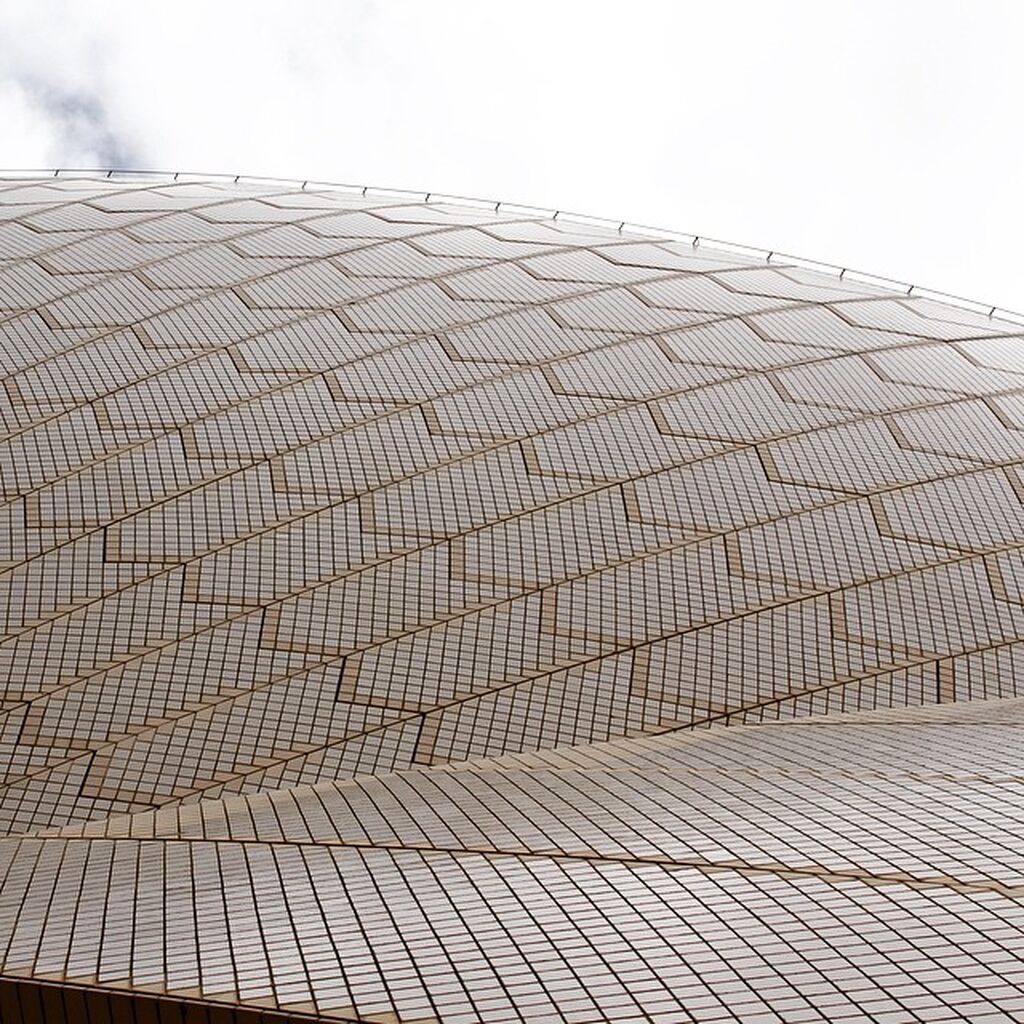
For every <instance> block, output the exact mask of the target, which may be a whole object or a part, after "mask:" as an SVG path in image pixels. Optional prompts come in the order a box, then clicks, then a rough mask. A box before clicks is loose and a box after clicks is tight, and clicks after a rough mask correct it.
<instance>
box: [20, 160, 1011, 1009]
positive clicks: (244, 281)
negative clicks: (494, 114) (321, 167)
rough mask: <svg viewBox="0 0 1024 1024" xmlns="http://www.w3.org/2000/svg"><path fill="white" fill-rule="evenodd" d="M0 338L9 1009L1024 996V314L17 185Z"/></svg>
mask: <svg viewBox="0 0 1024 1024" xmlns="http://www.w3.org/2000/svg"><path fill="white" fill-rule="evenodd" d="M0 317H2V322H0V338H2V341H0V372H2V374H3V376H4V388H3V389H2V390H0V421H2V422H0V428H2V429H3V432H4V436H3V438H2V439H0V485H2V494H0V502H2V504H0V617H2V625H0V680H3V683H2V685H0V698H2V700H3V704H2V710H0V749H2V750H3V751H4V759H3V769H4V771H3V776H2V778H0V830H2V831H3V832H6V833H8V834H9V835H10V836H11V838H8V839H5V840H3V841H0V859H2V864H0V872H2V871H4V870H6V871H7V875H6V881H4V883H3V887H2V889H0V898H2V899H3V900H6V901H7V904H6V905H7V909H6V910H5V911H4V912H3V913H2V914H0V962H2V963H4V964H5V966H4V967H3V971H2V973H3V976H4V978H6V979H7V981H5V982H4V983H3V984H2V985H0V993H3V995H2V998H4V999H8V1000H15V1002H16V1003H17V1005H18V1007H19V1010H18V1012H20V1013H23V1014H24V1015H26V1016H28V1017H31V1014H32V1013H35V1012H36V1010H35V1009H32V1007H35V1006H36V1003H34V1002H32V1000H44V1002H40V1003H39V1004H38V1005H39V1006H40V1007H43V1006H44V1003H45V999H46V998H56V997H53V996H51V995H46V993H49V992H50V991H51V989H50V988H49V987H48V986H51V985H56V986H57V989H56V991H59V992H60V993H61V994H60V998H61V999H65V1000H67V999H80V1000H82V1004H81V1005H82V1006H85V1005H86V1003H87V1002H88V1000H98V1001H99V1002H96V1004H95V1005H96V1006H100V1005H101V1004H102V1006H103V1007H105V1009H103V1010H95V1011H94V1012H96V1013H100V1012H108V1013H111V1014H117V1013H121V1012H128V1011H127V1010H124V1009H123V1007H124V1006H128V1005H131V1006H135V1007H136V1010H133V1011H132V1012H142V1011H141V1010H137V1007H138V1006H141V1005H142V1002H145V1000H147V999H151V998H152V999H155V1000H157V1002H159V1001H160V1000H164V1002H165V1003H166V1004H167V1005H171V1004H173V1005H174V1006H175V1007H179V1008H181V1012H182V1013H185V1014H186V1016H187V1015H188V1014H198V1013H200V1012H202V1013H205V1012H206V1009H205V1007H208V1006H221V1007H229V1008H230V1010H229V1011H226V1012H230V1013H234V1014H235V1015H236V1017H237V1019H238V1020H239V1021H242V1020H248V1018H247V1017H245V1013H246V1012H249V1011H252V1012H254V1013H256V1012H259V1013H264V1014H267V1015H270V1017H268V1019H271V1018H272V1019H275V1020H276V1019H278V1017H280V1016H281V1015H287V1014H292V1015H293V1016H296V1017H297V1018H300V1019H301V1018H302V1016H303V1015H306V1016H309V1015H312V1016H324V1017H328V1018H330V1017H333V1018H337V1019H361V1020H370V1021H381V1022H383V1021H388V1022H394V1021H397V1022H399V1024H412V1022H413V1021H416V1022H420V1021H430V1020H438V1021H442V1022H444V1024H470V1022H473V1021H481V1022H487V1024H489V1022H491V1021H494V1022H499V1021H500V1022H504V1021H548V1020H571V1021H574V1022H576V1024H585V1022H588V1021H598V1020H610V1021H622V1022H623V1024H625V1022H626V1021H638V1020H644V1021H658V1022H664V1024H675V1022H679V1021H684V1020H691V1019H692V1020H723V1021H725V1020H743V1021H751V1022H753V1021H761V1020H776V1019H781V1020H784V1021H786V1022H796V1021H812V1020H821V1019H828V1020H846V1019H849V1020H867V1019H871V1020H876V1021H892V1022H893V1024H895V1022H896V1021H902V1020H946V1019H948V1020H962V1019H978V1020H982V1019H993V1020H995V1019H1013V1014H1014V1013H1016V1012H1018V1011H1020V1010H1021V1008H1022V1007H1024V997H1022V996H1021V992H1020V989H1019V988H1018V987H1017V986H1019V985H1020V984H1021V977H1020V976H1019V975H1020V972H1019V969H1017V973H1016V974H1014V971H1013V970H1012V969H1011V968H1010V966H1009V961H1008V960H1007V959H1006V957H1007V956H1009V955H1010V954H1011V953H1012V952H1013V950H1017V951H1018V952H1019V950H1020V948H1021V946H1022V942H1024V936H1022V932H1021V931H1020V921H1019V914H1018V911H1019V899H1020V896H1021V894H1022V893H1024V879H1022V878H1021V870H1022V865H1021V863H1020V856H1019V855H1018V854H1017V853H1015V852H1013V850H1014V848H1015V847H1016V849H1018V850H1019V849H1021V848H1024V842H1021V838H1022V837H1021V834H1020V833H1021V824H1020V823H1021V821H1022V820H1024V807H1022V806H1021V803H1020V800H1021V790H1020V783H1021V779H1020V777H1019V768H1018V767H1016V766H1015V765H1014V764H1012V763H1007V761H1006V758H1005V756H1004V755H1005V748H1004V747H1001V744H1003V743H1005V742H1010V741H1015V740H1016V738H1017V737H1019V735H1020V732H1019V730H1020V728H1021V718H1020V710H1019V703H1018V702H1017V701H1014V700H1008V701H1007V700H996V698H1007V697H1009V698H1013V697H1016V696H1018V695H1024V688H1022V687H1024V684H1022V683H1021V681H1020V677H1019V676H1018V675H1017V670H1018V667H1020V666H1022V665H1024V660H1022V657H1021V652H1022V638H1024V597H1022V596H1021V595H1022V593H1024V590H1022V587H1024V567H1022V565H1021V551H1022V547H1024V507H1022V503H1021V502H1022V497H1024V476H1022V475H1021V464H1022V459H1024V431H1022V427H1024V355H1022V348H1021V344H1022V337H1021V335H1022V333H1024V329H1022V328H1021V326H1020V325H1019V324H1016V323H1014V322H1012V321H1010V320H1001V319H999V318H997V317H991V316H986V315H983V314H981V313H978V312H975V311H972V310H970V309H967V308H960V307H957V306H953V305H949V304H944V303H941V302H938V301H936V300H935V299H932V298H926V297H919V296H916V295H914V294H911V295H907V294H906V293H905V291H896V290H894V289H893V288H890V287H886V286H884V285H880V284H871V283H865V282H862V281H854V280H851V279H849V278H843V279H840V278H838V277H836V276H829V275H827V274H824V273H821V272H817V271H814V270H810V269H808V268H806V267H804V266H800V265H796V264H792V263H789V262H787V261H785V260H784V259H781V258H778V259H772V260H771V261H770V262H769V261H766V260H765V259H764V258H759V257H755V256H752V255H750V254H748V253H741V252H730V251H726V250H715V249H713V248H708V247H707V246H705V245H696V244H693V243H692V242H684V241H680V240H678V239H675V238H673V237H672V236H670V235H657V234H640V233H633V232H629V231H627V230H625V229H622V230H615V229H614V228H608V227H604V226H600V225H595V224H590V223H583V222H572V221H569V220H566V219H564V218H562V219H555V218H551V217H546V216H542V215H538V214H536V213H531V212H524V211H522V210H516V209H502V208H498V209H497V210H494V209H481V208H477V207H469V206H459V205H454V204H452V203H449V202H438V201H431V202H426V201H416V202H411V201H409V200H408V199H405V198H396V197H393V196H385V197H374V196H368V195H367V196H364V195H360V194H358V193H354V194H353V193H348V192H344V191H338V190H316V189H305V190H304V189H301V188H292V187H288V186H275V185H244V184H237V183H225V182H217V181H189V182H183V181H182V182H174V181H164V180H157V181H146V182H139V181H123V180H109V181H106V180H99V179H94V178H88V177H86V178H70V179H58V180H50V181H47V180H38V181H17V182H15V181H9V182H5V183H4V184H3V187H2V188H0ZM967 701H969V702H971V703H967V704H964V703H963V702H967ZM979 702H980V703H979ZM927 705H935V707H934V708H931V709H928V708H927V707H925V706H927ZM884 709H889V710H887V711H886V710H884ZM875 710H880V711H881V713H880V714H879V715H877V716H875V717H872V716H871V715H867V714H863V713H866V712H869V711H875ZM808 716H810V717H808ZM784 720H785V722H786V724H782V722H783V721H784ZM769 723H776V724H774V725H769ZM872 723H875V724H872ZM724 725H729V726H737V725H738V726H743V728H739V729H733V728H730V729H722V728H720V727H721V726H724ZM705 726H712V727H713V728H711V729H710V730H708V729H700V730H699V731H697V732H694V731H693V730H694V729H695V728H696V727H705ZM748 727H750V728H748ZM465 762H468V763H465ZM374 777H377V778H374ZM996 778H998V780H999V781H998V784H995V783H994V782H993V780H994V779H996ZM979 806H983V807H985V808H988V809H992V814H986V815H985V817H984V820H982V818H981V817H980V816H979V813H978V807H979ZM996 809H997V813H996ZM997 819H998V823H995V824H994V823H993V822H995V821H996V820H997ZM339 886H340V887H341V888H340V889H339ZM342 890H344V895H342ZM126 893H127V894H128V897H127V898H126V896H125V894H126ZM64 905H68V906H74V907H75V908H76V909H75V912H74V914H73V915H70V916H69V915H68V913H66V912H65V913H61V912H60V910H59V908H60V907H61V906H64ZM55 908H58V909H55ZM673 915H674V916H673ZM940 919H941V920H940ZM698 922H699V923H698ZM872 922H874V923H872ZM914 922H917V923H918V924H919V925H920V929H922V930H921V931H920V932H917V931H915V930H914V928H915V925H914ZM957 922H959V924H958V923H957ZM998 922H1001V923H998ZM876 923H877V927H878V929H879V930H878V931H877V932H875V931H873V929H874V928H875V927H876ZM819 924H820V927H819ZM5 927H6V932H4V931H3V929H4V928H5ZM928 929H931V931H928V936H938V938H937V939H935V938H933V937H927V936H925V932H926V931H927V930H928ZM958 929H960V930H959V931H958ZM126 934H130V935H131V936H132V939H131V941H130V942H128V941H127V940H125V939H124V935H126ZM755 934H756V936H757V938H756V940H752V939H751V938H750V936H751V935H755ZM940 940H941V941H940ZM901 942H902V943H903V945H900V943H901ZM941 942H945V943H946V945H945V946H944V947H943V948H942V950H940V951H939V952H937V951H936V950H937V949H938V946H937V945H936V943H938V944H939V945H941ZM5 944H6V946H5ZM897 947H899V948H898V949H897ZM5 948H6V954H5V953H4V949H5ZM947 957H949V958H952V959H954V960H955V959H956V958H957V957H961V958H966V959H964V960H963V963H964V964H968V961H970V964H969V965H968V967H969V969H967V970H966V971H961V972H959V973H958V972H957V971H956V970H953V969H952V968H951V967H950V963H947ZM915 958H916V959H915ZM941 970H945V971H947V973H948V974H950V976H951V977H953V978H957V979H959V981H958V982H957V984H958V985H960V988H956V986H955V985H954V986H953V987H952V988H950V987H949V986H948V985H947V983H946V981H943V982H942V984H939V983H938V982H936V983H934V984H932V983H931V982H929V981H927V980H922V979H923V978H924V977H925V975H928V977H933V976H934V977H938V976H939V975H938V974H935V972H937V971H939V972H941ZM851 972H852V973H851ZM972 972H973V973H972ZM850 979H854V981H851V980H850ZM964 979H966V980H964ZM961 982H962V984H961ZM950 984H952V983H950ZM915 986H916V987H915ZM954 989H955V992H954ZM146 993H149V994H148V995H147V994H146ZM488 993H489V994H488ZM908 993H909V994H908ZM18 1000H22V1001H23V1002H17V1001H18ZM24 1000H28V1001H29V1002H24ZM119 1000H120V1002H119ZM126 1000H127V1002H126ZM1014 1000H1016V1002H1015V1001H1014ZM140 1001H141V1002H140ZM8 1005H9V1006H13V1005H15V1003H9V1004H8ZM68 1005H70V1004H68ZM77 1005H78V1004H76V1006H77ZM89 1005H92V1004H89ZM26 1007H29V1009H26ZM118 1007H122V1009H118ZM947 1010H948V1011H949V1013H950V1014H952V1016H948V1017H943V1016H941V1013H943V1012H946V1011H947ZM983 1011H984V1012H986V1013H995V1014H1009V1015H1010V1016H1008V1017H1002V1018H999V1017H991V1018H984V1017H983V1016H976V1017H972V1016H970V1013H977V1014H981V1013H982V1012H983ZM40 1012H43V1011H40ZM83 1012H84V1011H83ZM90 1012H93V1011H90ZM175 1012H177V1011H175ZM275 1014H276V1015H278V1016H274V1015H275ZM886 1014H890V1016H886ZM900 1014H903V1016H900ZM908 1014H909V1016H908ZM915 1014H918V1015H917V1016H915ZM929 1014H930V1015H929ZM936 1014H938V1015H936ZM44 1018H45V1013H44V1014H43V1018H39V1019H44ZM5 1019H6V1018H5ZM33 1019H35V1018H33ZM188 1019H190V1020H191V1019H193V1018H191V1017H188ZM194 1019H196V1020H199V1019H205V1018H200V1017H198V1016H196V1017H195V1018H194ZM253 1019H255V1018H253Z"/></svg>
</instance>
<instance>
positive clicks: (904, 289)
mask: <svg viewBox="0 0 1024 1024" xmlns="http://www.w3.org/2000/svg"><path fill="white" fill-rule="evenodd" d="M39 178H99V179H103V180H111V181H117V180H127V181H134V180H146V179H153V178H155V179H166V180H167V181H169V182H181V181H186V182H187V181H193V182H201V181H214V182H227V183H230V184H238V185H241V184H251V185H284V186H291V187H292V188H295V189H298V190H299V191H307V190H310V191H338V192H346V193H349V194H359V195H364V196H383V197H387V196H394V197H396V198H407V199H410V200H412V199H415V200H416V201H417V202H427V203H429V202H455V203H460V204H468V205H470V206H477V207H480V208H481V209H492V210H494V211H496V212H497V211H499V210H501V209H503V208H504V209H506V210H514V211H521V212H523V213H526V214H538V215H540V216H543V217H545V218H548V219H551V220H563V221H568V222H570V223H573V224H583V225H587V224H589V225H592V226H595V227H597V226H600V227H610V228H614V229H615V230H617V231H620V232H625V231H630V232H639V233H654V234H658V235H664V236H667V237H668V239H669V240H671V241H682V242H688V243H689V244H690V245H692V246H693V248H695V249H696V248H698V247H699V246H700V245H703V244H707V245H709V246H711V247H713V248H715V249H718V250H722V251H725V252H730V253H736V254H738V255H748V256H755V257H757V258H759V259H763V260H764V261H765V263H771V262H772V260H777V261H783V260H784V261H785V262H786V263H788V264H791V265H794V266H798V267H804V268H806V269H808V270H817V271H819V272H821V273H825V274H830V275H831V276H833V277H838V278H839V280H841V281H842V280H847V279H848V280H851V281H858V282H861V283H863V284H874V285H879V286H881V287H885V288H889V289H892V290H893V291H897V292H901V293H902V294H903V295H904V297H906V298H921V299H931V300H933V301H936V302H942V303H945V304H947V305H950V306H954V307H956V308H959V309H963V310H967V311H969V312H972V313H978V314H980V315H982V316H985V317H987V318H988V319H990V320H1003V321H1006V322H1008V323H1011V324H1014V325H1015V326H1024V313H1020V312H1017V311H1015V310H1011V309H1006V308H1004V307H1002V306H995V305H992V304H990V303H987V302H979V301H977V300H975V299H968V298H965V297H964V296H962V295H954V294H952V293H950V292H943V291H938V290H937V289H934V288H927V287H922V286H919V285H916V284H911V283H910V282H907V281H899V280H896V279H894V278H890V277H883V276H881V275H879V274H870V273H867V272H866V271H862V270H856V269H855V268H852V267H843V266H840V265H839V264H836V263H828V262H826V261H824V260H814V259H809V258H807V257H804V256H795V255H793V254H792V253H787V252H782V251H780V250H777V249H766V248H762V247H759V246H752V245H745V244H743V243H739V242H729V241H726V240H724V239H721V238H712V237H710V236H708V235H694V234H691V233H690V232H687V231H678V230H675V229H673V228H661V227H654V226H652V225H649V224H637V223H634V222H632V221H625V220H615V219H614V218H610V217H595V216H591V215H590V214H584V213H575V212H572V211H569V210H555V209H552V208H550V207H538V206H531V205H529V204H523V203H514V202H506V201H504V200H494V199H481V198H479V197H477V196H462V195H455V194H452V193H446V192H425V191H422V190H415V189H405V188H385V187H378V186H374V185H352V184H347V183H345V182H336V181H316V180H314V179H312V178H307V179H302V178H277V177H268V176H265V175H248V174H224V173H220V172H210V173H208V172H201V171H162V170H133V169H128V168H101V167H57V168H54V167H45V168H9V169H0V181H18V180H36V179H39Z"/></svg>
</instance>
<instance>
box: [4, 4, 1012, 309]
mask: <svg viewBox="0 0 1024 1024" xmlns="http://www.w3.org/2000/svg"><path fill="white" fill-rule="evenodd" d="M1022 42H1024V4H1022V3H1021V2H1020V0H1007V2H996V0H975V2H973V3H953V2H947V0H902V2H901V0H889V2H886V3H881V2H864V0H860V2H857V3H850V2H847V3H838V2H833V0H816V2H807V3H804V2H794V0H771V2H765V0H759V2H744V0H729V2H715V0H704V2H701V3H694V2H689V0H676V2H665V3H655V2H650V3H647V2H643V0H630V2H621V0H620V2H617V3H605V2H600V0H592V2H588V3H569V2H559V0H547V2H543V3H534V2H532V0H517V2H515V3H501V4H498V3H488V2H486V0H477V2H456V0H430V2H426V0H419V2H416V0H411V2H403V0H393V2H388V0H382V2H370V0H361V2H349V0H288V2H286V3H281V2H275V3H269V2H265V0H246V2H244V3H242V2H236V0H216V2H211V0H206V2H193V0H177V2H175V3H170V4H156V3H149V2H145V0H135V2H133V3H128V2H122V0H73V2H64V0H0V166H5V167H8V168H16V167H37V166H38V167H50V166H68V165H79V166H91V165H99V166H103V167H107V166H119V167H123V166H126V165H128V166H132V167H141V168H160V169H170V170H200V171H226V172H231V173H245V174H254V175H259V174H264V175H283V176H288V177H299V178H314V179H324V180H331V181H342V182H353V183H359V184H373V185H380V186H395V187H409V188H415V189H423V190H433V191H437V192H448V193H460V194H467V195H474V196H481V197H492V198H495V199H502V200H505V201H508V202H522V203H531V204H535V205H538V206H545V207H554V208H562V209H568V210H575V211H579V212H583V213H592V214H596V215H604V216H608V217H614V218H617V219H626V220H629V221H635V222H640V223H648V224H656V225H660V226H665V227H671V228H676V229H679V230H681V231H689V232H694V233H698V234H702V235H708V236H715V237H719V238H726V239H729V240H732V241H737V242H745V243H748V244H751V245H760V246H765V247H768V248H775V249H778V250H780V251H785V252H792V253H797V254H799V255H801V256H806V257H811V258H818V259H822V260H827V261H830V262H834V263H838V264H841V265H846V266H851V267H854V268H857V269H861V270H865V271H870V272H874V273H878V274H884V275H889V276H891V277H895V278H897V279H900V280H907V281H910V282H912V283H916V284H918V285H922V286H927V287H932V288H938V289H943V290H947V291H951V292H954V293H958V294H961V295H965V296H967V297H969V298H974V299H978V300H980V301H985V302H991V303H994V304H998V305H1001V306H1004V307H1008V308H1011V309H1016V310H1024V259H1022V257H1021V246H1020V239H1021V237H1022V234H1024V201H1022V187H1024V134H1022V132H1021V115H1022V101H1024V59H1022V56H1024V48H1022Z"/></svg>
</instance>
